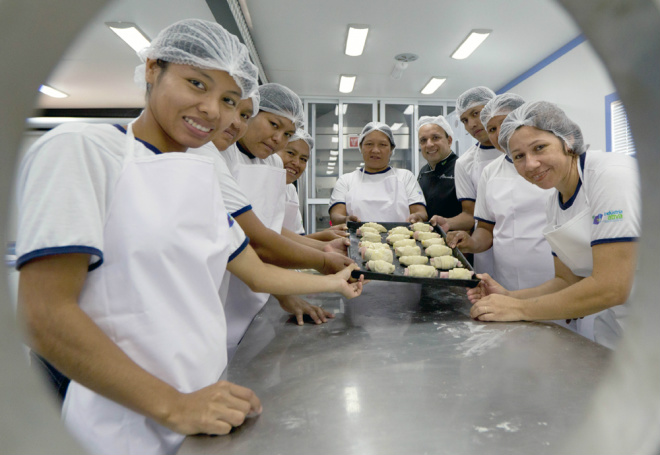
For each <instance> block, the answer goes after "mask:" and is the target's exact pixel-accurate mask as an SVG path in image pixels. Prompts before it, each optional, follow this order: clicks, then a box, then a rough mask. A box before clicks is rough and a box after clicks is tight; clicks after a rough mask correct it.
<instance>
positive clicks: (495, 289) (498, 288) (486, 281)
mask: <svg viewBox="0 0 660 455" xmlns="http://www.w3.org/2000/svg"><path fill="white" fill-rule="evenodd" d="M476 278H479V279H480V280H481V282H480V283H479V284H478V285H477V286H476V287H473V288H472V289H468V291H467V298H468V299H470V302H471V303H472V304H473V305H474V304H475V303H477V301H479V300H481V299H483V298H485V297H487V296H489V295H492V294H500V295H506V296H508V295H509V291H508V290H506V289H505V288H504V287H503V286H502V285H501V284H500V283H498V282H497V281H495V280H494V279H493V278H492V277H491V276H490V275H489V274H487V273H480V274H477V275H476Z"/></svg>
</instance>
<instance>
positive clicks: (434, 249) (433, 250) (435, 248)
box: [424, 245, 451, 258]
mask: <svg viewBox="0 0 660 455" xmlns="http://www.w3.org/2000/svg"><path fill="white" fill-rule="evenodd" d="M424 253H426V255H427V256H430V257H432V258H434V257H437V256H451V248H449V247H448V246H445V245H431V246H430V247H428V248H426V249H425V250H424Z"/></svg>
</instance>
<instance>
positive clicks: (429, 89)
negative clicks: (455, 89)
mask: <svg viewBox="0 0 660 455" xmlns="http://www.w3.org/2000/svg"><path fill="white" fill-rule="evenodd" d="M446 80H447V78H446V77H432V78H431V80H430V81H428V82H427V83H426V85H425V86H424V88H423V89H422V95H430V94H432V93H434V92H435V91H436V90H438V89H439V88H440V86H441V85H442V84H444V83H445V81H446Z"/></svg>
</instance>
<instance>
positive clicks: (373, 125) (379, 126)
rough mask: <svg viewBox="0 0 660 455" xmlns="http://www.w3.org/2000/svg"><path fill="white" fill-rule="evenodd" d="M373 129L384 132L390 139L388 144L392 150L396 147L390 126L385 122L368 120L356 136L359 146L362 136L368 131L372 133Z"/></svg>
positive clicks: (362, 139)
mask: <svg viewBox="0 0 660 455" xmlns="http://www.w3.org/2000/svg"><path fill="white" fill-rule="evenodd" d="M374 131H380V132H381V133H384V134H385V135H386V136H387V137H388V138H389V140H390V144H391V145H392V150H394V149H395V148H396V144H395V143H394V135H393V134H392V128H390V127H389V125H388V124H387V123H381V122H369V123H367V124H366V125H365V126H364V128H362V132H361V133H360V136H359V137H358V144H360V147H362V141H364V138H365V137H366V136H367V135H368V134H369V133H372V132H374Z"/></svg>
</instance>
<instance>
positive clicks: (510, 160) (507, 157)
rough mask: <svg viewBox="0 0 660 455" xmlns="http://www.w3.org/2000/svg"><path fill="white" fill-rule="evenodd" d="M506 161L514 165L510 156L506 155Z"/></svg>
mask: <svg viewBox="0 0 660 455" xmlns="http://www.w3.org/2000/svg"><path fill="white" fill-rule="evenodd" d="M504 159H505V160H507V161H508V162H509V163H511V164H513V160H512V159H511V158H509V155H504Z"/></svg>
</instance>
